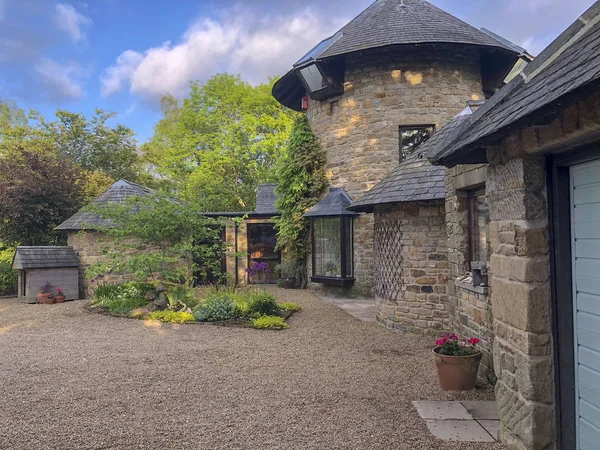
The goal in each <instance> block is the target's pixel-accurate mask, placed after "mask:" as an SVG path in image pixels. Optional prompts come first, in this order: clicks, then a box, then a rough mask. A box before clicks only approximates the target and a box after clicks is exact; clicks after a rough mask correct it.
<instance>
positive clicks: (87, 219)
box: [55, 180, 153, 231]
mask: <svg viewBox="0 0 600 450" xmlns="http://www.w3.org/2000/svg"><path fill="white" fill-rule="evenodd" d="M152 192H153V191H152V190H151V189H148V188H146V187H144V186H142V185H139V184H137V183H132V182H131V181H127V180H119V181H117V182H116V183H114V184H113V185H112V186H111V187H109V188H108V190H107V191H106V192H105V193H104V194H102V195H100V196H99V197H98V198H96V199H95V200H94V201H93V202H92V203H94V204H100V205H105V204H109V203H124V202H125V201H126V200H127V199H129V198H132V197H145V196H147V195H149V194H151V193H152ZM105 225H106V222H105V221H104V220H102V219H101V218H100V217H99V216H98V214H96V213H93V212H88V211H86V210H85V208H82V209H80V210H79V211H77V212H76V213H75V214H74V215H72V216H71V217H69V218H68V219H67V220H65V221H64V222H63V223H61V224H60V225H59V226H57V227H56V228H55V229H56V230H59V231H69V230H86V229H93V228H95V227H101V226H105Z"/></svg>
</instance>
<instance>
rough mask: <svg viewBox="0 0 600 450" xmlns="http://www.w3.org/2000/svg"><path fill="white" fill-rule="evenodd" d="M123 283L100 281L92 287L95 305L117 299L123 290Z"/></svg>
mask: <svg viewBox="0 0 600 450" xmlns="http://www.w3.org/2000/svg"><path fill="white" fill-rule="evenodd" d="M121 287H122V285H121V284H111V283H99V284H97V285H96V286H94V287H93V288H92V294H93V296H94V298H93V299H92V304H93V305H98V306H102V305H106V304H107V303H108V302H110V301H112V300H115V299H116V298H117V295H118V294H119V292H120V290H121Z"/></svg>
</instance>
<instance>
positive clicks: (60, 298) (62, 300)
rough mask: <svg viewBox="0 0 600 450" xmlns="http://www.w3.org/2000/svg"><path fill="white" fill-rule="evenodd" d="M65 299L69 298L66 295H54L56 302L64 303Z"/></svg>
mask: <svg viewBox="0 0 600 450" xmlns="http://www.w3.org/2000/svg"><path fill="white" fill-rule="evenodd" d="M65 300H67V297H65V296H64V295H55V296H54V303H64V302H65Z"/></svg>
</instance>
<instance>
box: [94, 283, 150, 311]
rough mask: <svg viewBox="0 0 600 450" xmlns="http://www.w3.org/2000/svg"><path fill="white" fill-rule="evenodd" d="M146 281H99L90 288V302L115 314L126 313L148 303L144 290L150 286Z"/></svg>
mask: <svg viewBox="0 0 600 450" xmlns="http://www.w3.org/2000/svg"><path fill="white" fill-rule="evenodd" d="M151 287H152V286H151V285H148V284H147V283H136V282H129V283H121V284H109V283H100V284H97V285H96V286H94V287H93V288H92V292H93V294H94V298H93V300H92V304H93V305H94V306H97V307H101V308H104V309H106V310H107V311H110V312H112V313H116V314H128V313H130V312H131V311H132V310H134V309H136V308H141V307H143V306H146V305H147V304H148V301H147V300H146V298H145V296H146V292H147V291H148V290H149V288H151Z"/></svg>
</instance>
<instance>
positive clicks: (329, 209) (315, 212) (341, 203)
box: [304, 188, 357, 217]
mask: <svg viewBox="0 0 600 450" xmlns="http://www.w3.org/2000/svg"><path fill="white" fill-rule="evenodd" d="M351 204H352V198H350V196H349V195H348V193H347V192H346V191H345V190H344V188H331V189H329V192H328V193H327V195H326V196H325V197H323V199H322V200H321V201H319V203H317V204H316V205H315V206H313V207H312V208H310V209H309V210H308V211H306V212H305V213H304V217H322V216H355V215H357V214H356V213H355V212H352V211H348V209H346V208H348V206H350V205H351Z"/></svg>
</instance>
